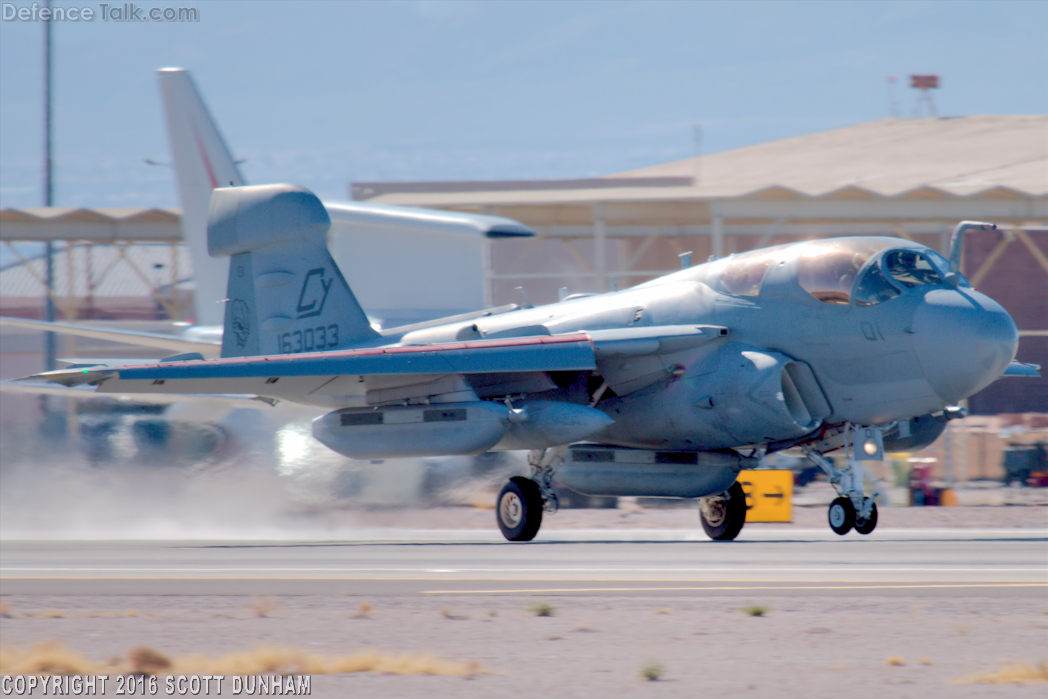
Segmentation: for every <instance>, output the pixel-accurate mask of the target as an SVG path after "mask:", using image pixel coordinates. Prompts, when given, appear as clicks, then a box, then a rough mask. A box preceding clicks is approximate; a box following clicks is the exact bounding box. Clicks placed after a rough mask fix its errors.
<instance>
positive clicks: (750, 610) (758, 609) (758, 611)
mask: <svg viewBox="0 0 1048 699" xmlns="http://www.w3.org/2000/svg"><path fill="white" fill-rule="evenodd" d="M741 611H742V613H743V614H748V615H749V616H764V615H765V614H767V613H768V612H769V611H771V607H766V606H764V605H763V604H751V605H750V606H748V607H743V608H742V610H741Z"/></svg>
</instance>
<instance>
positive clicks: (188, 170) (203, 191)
mask: <svg viewBox="0 0 1048 699" xmlns="http://www.w3.org/2000/svg"><path fill="white" fill-rule="evenodd" d="M157 77H158V78H159V80H160V93H161V95H162V97H163V101H164V112H165V114H166V116H167V132H168V138H169V139H170V141H171V153H172V156H173V157H174V161H175V173H176V175H177V178H178V192H179V197H180V198H181V200H182V234H183V235H184V236H185V240H186V244H187V245H188V246H189V253H190V255H191V256H192V259H193V271H194V278H195V280H196V294H195V296H196V318H195V320H196V322H197V324H198V325H218V324H220V323H221V322H222V315H223V312H224V308H223V304H222V303H220V301H221V300H222V299H224V298H225V289H226V274H227V272H228V265H227V264H226V262H225V260H216V259H214V258H212V257H209V256H208V254H207V212H208V206H209V204H210V201H211V191H212V190H214V189H215V188H216V187H229V186H231V185H232V186H240V185H243V184H244V178H243V177H241V175H240V171H239V170H238V169H237V166H236V163H235V162H233V158H232V156H230V154H229V149H228V148H227V147H226V144H225V141H224V140H223V139H222V135H221V134H220V133H219V131H218V127H217V126H216V125H215V121H214V119H212V118H211V114H210V112H208V110H207V107H206V106H205V105H204V101H203V99H202V98H201V97H200V93H199V92H198V91H197V89H196V85H194V84H193V78H192V77H191V76H190V75H189V71H186V70H184V69H182V68H162V69H160V70H158V71H157Z"/></svg>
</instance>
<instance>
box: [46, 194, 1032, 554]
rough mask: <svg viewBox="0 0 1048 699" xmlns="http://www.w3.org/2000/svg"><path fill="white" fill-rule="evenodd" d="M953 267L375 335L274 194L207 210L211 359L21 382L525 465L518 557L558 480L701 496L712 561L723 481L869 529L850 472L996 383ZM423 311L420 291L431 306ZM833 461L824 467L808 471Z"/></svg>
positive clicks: (516, 312)
mask: <svg viewBox="0 0 1048 699" xmlns="http://www.w3.org/2000/svg"><path fill="white" fill-rule="evenodd" d="M990 225H992V224H977V223H971V222H964V223H962V224H960V225H959V226H958V227H957V229H956V230H955V231H954V237H953V240H952V245H951V254H950V259H949V260H946V259H945V258H943V257H942V256H941V255H939V254H938V253H936V252H935V251H933V250H931V249H929V248H927V247H925V246H923V245H919V244H916V243H913V242H910V241H906V240H901V239H896V238H886V237H884V238H882V237H853V238H837V239H830V240H818V241H809V242H801V243H794V244H789V245H781V246H777V247H772V248H766V249H761V250H755V251H752V252H747V253H742V254H738V255H732V256H730V257H728V258H724V259H720V260H715V261H710V262H707V263H705V264H701V265H697V266H695V267H690V268H687V269H683V270H681V271H679V272H675V273H673V274H670V275H667V276H664V277H661V278H658V279H655V280H652V281H649V282H646V283H644V284H640V285H638V286H635V287H632V288H630V289H626V290H623V291H617V292H612V293H607V294H601V295H594V296H588V297H584V298H575V299H567V300H565V301H562V302H560V303H555V304H550V305H547V306H541V307H536V308H529V309H520V308H513V309H494V310H491V311H487V312H485V313H484V314H483V315H474V316H460V317H457V318H445V319H439V320H435V321H431V322H426V323H420V324H417V325H414V326H408V327H401V328H395V329H390V330H383V331H376V330H375V329H374V328H373V327H372V326H371V325H370V323H369V322H368V319H367V317H366V315H365V314H364V311H363V310H362V308H361V306H360V304H359V303H358V302H357V300H356V298H355V297H354V294H353V292H352V291H351V290H350V287H349V286H348V284H347V283H346V281H345V278H344V277H343V275H342V273H341V271H340V270H339V267H338V265H337V264H336V263H335V261H334V260H333V259H332V257H331V255H330V253H329V251H328V247H327V235H328V231H329V229H330V228H331V216H330V213H329V209H328V208H326V207H325V205H324V204H323V203H322V202H321V201H320V200H319V199H318V198H317V197H316V196H315V195H314V194H313V193H311V192H309V191H308V190H306V189H303V188H301V187H298V186H295V185H267V186H242V187H227V188H219V189H216V190H215V191H214V193H213V195H212V201H211V207H210V213H209V219H208V250H209V253H210V254H211V255H212V256H214V257H217V258H229V275H228V287H227V292H226V296H227V297H228V298H229V299H230V300H229V302H228V303H226V304H225V319H224V328H225V330H224V334H223V338H222V352H221V358H220V359H213V360H208V359H205V358H203V357H201V356H183V357H177V358H171V359H170V360H169V361H162V362H160V363H155V362H154V363H151V364H146V365H124V366H113V365H104V364H99V365H85V366H78V367H70V368H68V369H65V370H62V371H55V372H47V373H44V374H39V375H36V376H31V377H27V378H28V379H30V380H37V381H48V382H53V383H55V384H60V385H64V386H70V387H72V386H80V385H87V386H94V387H96V391H97V392H98V393H102V394H106V393H142V394H154V395H178V394H213V393H216V392H218V393H224V394H237V395H247V396H255V397H258V398H260V399H263V400H267V401H277V400H287V401H292V402H295V403H301V404H306V405H312V406H318V407H324V408H327V409H329V410H331V412H328V413H327V414H325V415H323V416H321V417H318V418H317V419H315V420H314V421H313V428H312V431H313V436H314V437H315V438H316V439H317V440H319V441H320V442H322V443H323V444H325V445H327V446H328V447H330V448H331V449H332V450H334V451H336V452H338V453H340V454H343V455H345V456H348V457H351V458H355V459H373V460H374V459H386V458H401V457H413V456H441V455H447V456H450V455H470V454H480V453H483V452H486V451H490V450H528V451H529V463H530V465H531V469H532V475H531V477H530V478H528V477H523V476H519V477H515V478H512V479H511V480H510V481H509V482H508V483H506V484H505V486H504V487H503V488H502V490H501V492H500V493H499V495H498V498H497V502H496V515H497V521H498V525H499V528H500V529H501V531H502V533H503V534H504V535H505V537H506V538H507V539H509V540H512V541H526V540H530V539H532V538H533V537H534V536H535V535H536V533H537V532H538V530H539V527H540V525H541V522H542V517H543V512H553V511H556V509H557V497H556V494H555V492H554V489H553V479H554V476H555V477H556V479H557V480H558V481H559V482H560V483H562V484H564V485H566V486H568V487H569V488H571V489H572V490H575V491H577V492H580V493H584V494H588V495H595V496H605V495H607V496H614V495H625V496H654V497H677V498H700V500H699V502H700V505H699V513H700V519H701V522H702V526H703V528H704V529H705V531H706V532H707V534H708V535H709V536H710V537H711V538H713V539H719V540H731V539H734V538H735V537H736V536H737V535H738V534H739V532H740V531H741V529H742V527H743V525H744V523H745V519H746V505H745V498H744V495H743V492H742V488H741V486H740V485H739V484H738V483H737V482H736V478H737V476H738V473H739V472H740V471H741V470H742V469H744V468H750V467H753V466H754V465H756V464H757V463H758V461H759V458H760V457H761V456H762V455H764V454H768V453H773V452H777V451H782V450H785V449H788V448H797V449H800V450H802V452H803V453H804V455H805V457H806V458H807V459H808V460H810V461H811V462H812V463H814V464H816V465H817V466H819V467H820V468H821V469H822V470H824V471H825V472H826V474H827V475H828V476H829V479H830V482H831V483H832V484H833V486H834V487H835V488H836V490H837V492H838V494H839V497H838V498H837V499H836V500H834V502H833V503H832V504H831V505H830V508H829V512H828V519H829V523H830V526H831V528H832V529H833V530H834V531H835V532H837V533H838V534H842V535H843V534H845V533H847V532H848V531H850V530H851V529H853V528H854V529H855V530H856V531H858V532H859V533H861V534H868V533H870V532H872V531H873V529H874V528H875V527H876V525H877V519H878V515H877V506H876V502H875V498H876V495H877V493H872V494H869V495H867V494H866V492H865V486H864V478H863V473H864V469H863V462H865V461H869V460H880V459H882V458H883V456H884V453H885V451H886V450H888V451H893V450H900V449H906V450H911V449H917V448H920V447H922V446H924V445H927V444H930V443H931V442H932V441H934V439H935V438H936V437H937V436H938V435H939V434H940V433H941V431H942V429H943V426H944V425H945V423H946V421H947V420H948V419H951V418H954V417H961V416H963V411H962V410H961V409H960V408H957V407H955V404H956V403H957V402H958V401H960V400H962V399H964V398H966V397H967V396H970V395H972V394H974V393H975V392H977V391H979V390H980V389H982V388H984V387H986V386H988V385H989V384H990V383H992V382H993V381H995V380H997V379H998V378H1000V377H1001V376H1002V375H1013V374H1014V375H1037V372H1036V368H1034V367H1032V366H1030V365H1021V364H1018V363H1016V362H1014V357H1015V352H1016V349H1017V346H1018V333H1017V330H1016V327H1015V324H1014V322H1013V321H1012V319H1011V317H1010V316H1009V315H1008V314H1007V313H1006V312H1005V311H1004V309H1002V308H1001V307H1000V306H999V305H998V304H997V303H995V302H994V301H993V300H992V299H990V298H989V297H987V296H986V295H984V294H982V293H980V292H978V291H976V290H975V289H973V288H972V287H971V286H970V284H968V282H967V281H966V280H965V278H964V277H963V276H962V275H961V274H960V272H959V261H960V251H961V246H962V244H963V237H964V232H965V231H966V230H968V229H970V228H973V227H975V228H980V227H987V226H990ZM433 293H439V289H434V290H433ZM838 450H843V452H844V456H845V457H846V458H845V459H844V463H843V465H837V464H836V463H835V462H834V461H832V460H831V459H830V458H828V457H827V454H829V453H831V452H834V451H838Z"/></svg>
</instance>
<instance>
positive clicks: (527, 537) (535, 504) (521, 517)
mask: <svg viewBox="0 0 1048 699" xmlns="http://www.w3.org/2000/svg"><path fill="white" fill-rule="evenodd" d="M495 518H496V519H497V520H498V523H499V529H501V530H502V535H503V536H504V537H506V538H507V539H508V540H510V541H531V540H532V539H534V538H535V535H536V534H538V533H539V527H540V526H541V525H542V493H540V492H539V486H538V484H537V483H536V482H535V481H533V480H531V479H530V478H524V477H523V476H515V477H513V478H510V479H509V482H508V483H506V485H504V486H502V490H501V491H500V492H499V496H498V499H497V500H496V501H495Z"/></svg>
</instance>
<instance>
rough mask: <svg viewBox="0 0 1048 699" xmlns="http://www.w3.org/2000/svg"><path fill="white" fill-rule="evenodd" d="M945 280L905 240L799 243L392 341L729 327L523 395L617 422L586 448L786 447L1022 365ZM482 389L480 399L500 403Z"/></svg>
mask: <svg viewBox="0 0 1048 699" xmlns="http://www.w3.org/2000/svg"><path fill="white" fill-rule="evenodd" d="M949 276H950V275H949V272H948V263H947V262H946V260H945V259H943V258H942V257H941V256H939V255H938V254H937V253H935V252H934V251H932V250H930V249H928V248H926V247H924V246H921V245H917V244H915V243H913V242H910V241H906V240H900V239H893V238H841V239H833V240H821V241H812V242H803V243H795V244H791V245H784V246H778V247H775V248H768V249H764V250H757V251H754V252H750V253H743V254H740V255H733V256H731V257H727V258H724V259H721V260H716V261H711V262H708V263H705V264H702V265H697V266H695V267H691V268H688V269H684V270H681V271H680V272H676V273H673V274H670V275H667V276H665V277H661V278H659V279H656V280H653V281H651V282H648V283H645V284H641V285H639V286H637V287H633V288H631V289H627V290H623V291H619V292H614V293H608V294H601V295H592V296H584V297H581V298H574V299H569V300H566V301H563V302H560V303H556V304H551V305H547V306H541V307H537V308H531V309H521V310H517V311H513V312H510V313H504V314H500V315H493V316H488V317H484V318H480V319H476V320H469V321H465V322H460V323H453V324H448V325H439V326H434V327H428V328H423V329H420V330H415V331H412V332H408V333H405V334H404V335H402V336H400V337H399V338H389V339H398V340H399V341H400V342H401V343H403V344H408V345H411V344H424V343H431V342H451V341H462V340H470V339H481V338H512V337H526V336H534V335H553V334H560V333H569V332H575V331H587V332H593V331H614V330H624V329H630V328H635V329H640V328H646V327H650V328H653V329H655V328H658V327H660V326H699V325H701V326H713V327H719V328H723V329H724V331H723V334H722V335H719V336H717V337H715V338H713V339H712V340H710V341H708V342H704V343H702V344H700V345H698V346H692V347H687V348H685V349H682V350H679V351H672V350H671V351H668V352H661V353H638V354H628V353H626V354H623V355H620V356H616V355H614V354H613V355H611V356H599V355H598V362H597V372H596V375H595V376H590V377H588V378H586V379H585V381H580V379H579V377H577V376H574V377H573V376H566V377H556V376H552V377H550V379H551V383H550V385H549V386H548V388H546V390H545V391H543V390H537V388H541V387H540V386H539V385H538V384H532V385H531V386H530V387H529V388H528V389H526V390H521V391H519V392H520V393H521V394H522V395H524V394H527V396H528V397H529V398H548V399H554V400H569V401H572V402H584V403H589V404H593V405H594V406H595V407H596V408H597V409H599V410H601V411H603V412H604V413H606V414H607V415H608V416H609V417H611V418H613V419H614V423H612V424H610V425H608V426H607V427H606V428H605V429H604V430H603V431H602V432H600V433H599V434H597V435H594V436H593V437H592V438H591V440H592V441H597V442H601V443H607V444H615V445H621V446H631V447H647V448H653V447H654V448H662V449H678V450H707V449H720V448H729V447H737V446H739V445H745V444H768V443H778V442H788V441H790V440H798V439H800V438H802V437H804V436H805V435H808V434H811V433H813V432H815V431H816V430H818V429H819V428H820V427H821V426H822V425H824V424H835V423H842V422H851V423H854V424H860V425H883V424H886V423H890V422H892V421H895V420H903V419H908V418H911V417H915V416H918V415H924V414H928V413H933V412H936V411H940V410H942V409H943V408H944V407H946V406H949V405H952V404H954V403H956V402H957V401H959V400H961V399H963V398H965V397H967V396H969V395H971V394H973V393H975V392H976V391H978V390H980V389H982V388H984V387H985V386H987V385H989V384H990V383H991V382H993V381H994V380H995V379H997V378H998V377H999V376H1000V375H1001V373H1002V372H1003V371H1004V370H1005V368H1006V367H1007V366H1008V364H1009V362H1010V361H1011V360H1012V359H1013V357H1014V356H1015V351H1016V347H1017V341H1018V333H1017V331H1016V328H1015V324H1014V323H1013V322H1012V320H1011V318H1010V317H1009V316H1008V314H1007V313H1006V312H1005V311H1004V310H1003V309H1002V308H1001V307H1000V306H999V305H998V304H997V303H995V302H994V301H993V300H992V299H990V298H989V297H987V296H986V295H984V294H982V293H980V292H978V291H976V290H975V289H973V288H971V286H970V285H968V284H967V282H966V281H964V280H963V278H962V277H959V275H954V276H953V278H951V279H950V280H949V282H948V281H947V278H948V277H949ZM471 380H472V381H475V382H476V381H479V382H480V383H483V379H478V378H477V377H471ZM535 380H536V381H538V382H539V384H540V383H541V381H540V379H539V377H535ZM554 384H556V385H554ZM480 388H481V391H478V392H479V393H480V394H481V395H482V397H483V396H484V390H485V389H487V391H488V395H493V394H491V393H490V391H491V390H495V391H496V393H497V392H498V391H499V390H500V389H498V388H495V389H491V388H490V387H488V386H486V385H485V386H481V387H480ZM507 392H512V391H507Z"/></svg>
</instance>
